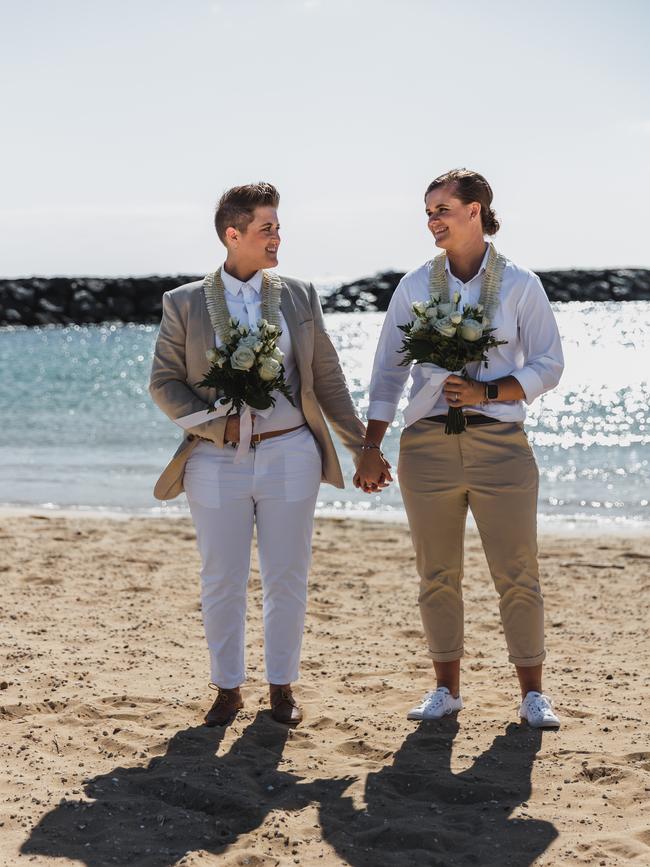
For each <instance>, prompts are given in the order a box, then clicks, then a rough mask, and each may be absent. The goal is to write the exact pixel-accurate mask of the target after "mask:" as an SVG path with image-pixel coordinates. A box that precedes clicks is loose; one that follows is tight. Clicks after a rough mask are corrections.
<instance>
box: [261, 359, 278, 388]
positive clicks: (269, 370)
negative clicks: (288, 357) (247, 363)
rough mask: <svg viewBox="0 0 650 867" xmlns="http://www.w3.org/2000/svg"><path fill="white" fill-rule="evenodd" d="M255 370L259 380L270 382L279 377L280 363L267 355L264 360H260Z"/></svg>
mask: <svg viewBox="0 0 650 867" xmlns="http://www.w3.org/2000/svg"><path fill="white" fill-rule="evenodd" d="M257 369H258V370H259V373H260V379H263V380H265V381H266V382H270V381H271V380H272V379H275V378H276V377H277V376H278V375H279V373H280V362H279V361H276V360H275V358H271V357H270V356H268V355H267V356H265V357H264V358H260V363H259V364H258V366H257Z"/></svg>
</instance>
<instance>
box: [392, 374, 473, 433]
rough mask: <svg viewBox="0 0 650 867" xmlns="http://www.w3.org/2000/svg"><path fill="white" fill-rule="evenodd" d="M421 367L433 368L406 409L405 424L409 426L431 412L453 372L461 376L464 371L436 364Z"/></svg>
mask: <svg viewBox="0 0 650 867" xmlns="http://www.w3.org/2000/svg"><path fill="white" fill-rule="evenodd" d="M420 367H427V368H431V372H430V374H429V379H428V380H427V381H426V382H425V384H424V385H423V386H422V388H421V389H420V390H419V391H418V393H417V394H416V395H415V397H414V398H413V400H412V401H411V402H410V403H409V405H408V406H407V407H406V409H405V410H404V424H405V426H406V427H409V426H410V425H412V424H413V423H414V422H416V421H418V419H421V418H424V417H425V416H426V415H427V414H430V413H431V411H432V410H433V407H434V406H435V405H436V403H437V402H438V398H439V397H440V394H441V392H442V386H443V385H444V384H445V380H446V379H447V378H448V377H449V376H451V374H452V373H455V374H456V376H460V375H461V373H462V370H461V371H453V370H443V369H442V368H441V367H436V365H434V364H421V365H420Z"/></svg>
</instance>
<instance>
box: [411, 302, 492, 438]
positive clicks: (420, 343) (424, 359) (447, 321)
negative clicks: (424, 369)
mask: <svg viewBox="0 0 650 867" xmlns="http://www.w3.org/2000/svg"><path fill="white" fill-rule="evenodd" d="M459 301H460V295H459V293H458V292H456V293H455V294H454V297H453V301H451V302H449V303H447V304H443V303H440V295H438V294H436V293H432V295H431V298H430V300H429V301H416V302H415V303H414V304H413V305H412V308H411V309H412V310H413V314H414V316H415V319H414V321H413V322H409V323H408V324H406V325H400V326H398V327H399V329H400V331H403V332H404V334H405V337H404V341H403V343H402V348H401V349H400V350H399V351H400V353H402V354H403V355H404V359H403V361H401V362H400V364H402V365H408V364H412V363H415V364H435V365H436V366H437V367H441V368H443V370H448V371H450V372H451V373H456V372H459V371H460V375H461V376H464V377H465V378H467V370H466V365H467V364H469V363H470V362H472V361H479V362H482V363H483V364H484V365H485V366H486V367H487V366H488V357H487V353H488V350H489V349H492V347H493V346H500V345H501V344H503V343H507V342H508V341H507V340H497V339H496V338H495V337H493V336H492V332H493V331H494V328H490V327H489V326H490V323H489V321H488V319H487V318H486V317H485V316H484V310H483V307H482V305H481V304H479V305H477V306H476V307H471V306H469V305H466V306H465V307H464V308H463V311H462V313H461V312H460V310H459V309H458V304H459ZM465 426H466V425H465V416H464V414H463V411H462V409H460V408H459V407H449V412H448V413H447V424H446V425H445V433H447V434H459V433H462V432H463V431H464V430H465Z"/></svg>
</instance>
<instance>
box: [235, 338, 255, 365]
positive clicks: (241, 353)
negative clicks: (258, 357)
mask: <svg viewBox="0 0 650 867" xmlns="http://www.w3.org/2000/svg"><path fill="white" fill-rule="evenodd" d="M254 364H255V353H254V352H253V350H252V349H251V348H250V346H242V345H241V343H240V344H239V346H238V347H237V349H235V351H234V352H233V354H232V355H231V356H230V366H231V367H232V368H233V369H234V370H250V369H251V367H252V366H253V365H254Z"/></svg>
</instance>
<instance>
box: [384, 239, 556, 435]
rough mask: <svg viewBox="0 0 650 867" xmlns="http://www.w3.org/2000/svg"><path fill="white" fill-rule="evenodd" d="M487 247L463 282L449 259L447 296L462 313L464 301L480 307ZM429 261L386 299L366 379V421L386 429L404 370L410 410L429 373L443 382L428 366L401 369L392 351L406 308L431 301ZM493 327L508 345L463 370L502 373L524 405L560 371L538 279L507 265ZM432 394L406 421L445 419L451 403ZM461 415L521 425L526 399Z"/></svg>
mask: <svg viewBox="0 0 650 867" xmlns="http://www.w3.org/2000/svg"><path fill="white" fill-rule="evenodd" d="M488 249H489V248H487V249H486V252H485V256H484V257H483V261H482V263H481V267H480V269H479V271H478V274H476V275H475V276H474V277H472V279H471V280H469V281H468V282H467V283H463V282H462V281H461V280H459V279H458V277H455V276H454V275H453V274H452V273H451V270H450V268H449V258H447V263H446V265H447V280H448V285H449V294H450V297H453V295H454V292H459V293H460V305H459V307H460V309H461V310H462V309H463V307H464V305H466V304H471V305H476V304H478V303H479V296H480V294H481V280H482V278H483V273H484V272H485V268H486V265H487V257H488ZM432 261H433V260H431V261H429V262H425V264H424V265H421V266H420V267H419V268H416V269H415V270H414V271H410V272H409V273H408V274H405V275H404V277H402V279H401V280H400V282H399V285H398V286H397V289H396V290H395V292H394V294H393V297H392V298H391V302H390V305H389V307H388V311H387V313H386V319H385V320H384V325H383V328H382V331H381V335H380V337H379V344H378V346H377V351H376V353H375V361H374V365H373V371H372V378H371V380H370V395H369V398H370V401H369V406H368V414H367V417H368V419H377V420H379V421H386V422H388V423H389V424H390V423H391V422H392V421H393V419H394V417H395V413H396V411H397V405H398V403H399V401H400V398H401V396H402V392H403V390H404V386H405V384H406V380H407V379H408V376H409V373H410V374H411V377H412V380H413V384H412V386H411V390H410V393H409V406H410V405H411V404H412V403H413V401H414V398H415V397H416V395H417V394H418V392H420V391H421V389H423V388H424V387H427V386H428V385H429V382H430V380H431V379H432V376H437V377H438V379H439V380H440V379H441V377H440V374H441V368H439V367H437V366H436V365H433V364H424V365H422V364H413V365H411V366H410V367H409V366H406V367H400V361H402V359H403V356H402V355H400V354H399V353H398V350H399V349H400V348H401V346H402V341H403V338H404V334H403V332H402V331H400V330H399V329H398V327H397V326H398V325H404V324H406V323H408V322H412V321H413V319H414V315H413V311H412V310H411V305H412V304H413V302H414V301H428V300H429V273H430V270H431V266H432ZM491 324H492V327H493V328H495V329H496V331H495V332H494V336H495V337H496V338H497V339H499V340H507V341H508V342H507V343H506V344H504V345H503V346H497V347H495V348H494V349H490V350H489V352H488V367H487V368H486V367H484V366H483V365H482V364H481V363H480V362H473V363H471V364H468V365H467V371H468V373H469V375H470V377H471V378H472V379H475V380H479V381H481V382H487V381H490V380H493V379H501V378H502V377H504V376H514V377H515V378H516V379H517V380H519V383H520V384H521V387H522V388H523V390H524V394H525V402H526V403H527V404H530V403H532V402H533V401H534V400H535V399H536V398H538V397H539V396H540V395H542V394H544V392H546V391H550V389H552V388H554V387H555V386H556V385H557V384H558V382H559V381H560V376H561V375H562V370H563V369H564V358H563V355H562V346H561V343H560V335H559V332H558V328H557V324H556V322H555V317H554V315H553V311H552V310H551V305H550V304H549V301H548V298H547V297H546V293H545V292H544V289H543V287H542V284H541V282H540V280H539V277H537V275H536V274H533V272H532V271H527V270H526V269H525V268H520V267H518V266H517V265H515V264H514V263H513V262H511V261H510V260H507V262H506V267H505V270H504V273H503V281H502V284H501V292H500V295H499V305H498V307H497V309H496V311H495V312H494V314H493V316H492V323H491ZM447 375H449V374H446V375H445V376H444V378H445V379H446V376H447ZM431 391H432V393H433V397H432V399H431V400H430V401H426V400H424V401H419V402H418V403H421V404H422V405H420V406H417V405H416V406H417V410H416V412H415V413H414V412H411V413H409V412H408V407H407V408H406V410H405V414H406V415H407V416H408V423H409V424H413V423H414V422H415V421H417V420H418V419H420V418H425V417H427V416H431V415H446V413H447V410H448V409H449V405H448V404H447V401H446V400H445V398H444V396H443V395H442V393H441V392H440V390H439V389H431ZM425 394H426V393H425ZM464 410H465V411H469V412H480V413H483V415H489V416H491V417H492V418H496V419H499V420H500V421H523V420H524V418H525V416H526V410H525V406H524V401H521V400H512V401H493V402H490V403H488V404H485V405H478V404H477V405H476V406H467V407H464Z"/></svg>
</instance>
